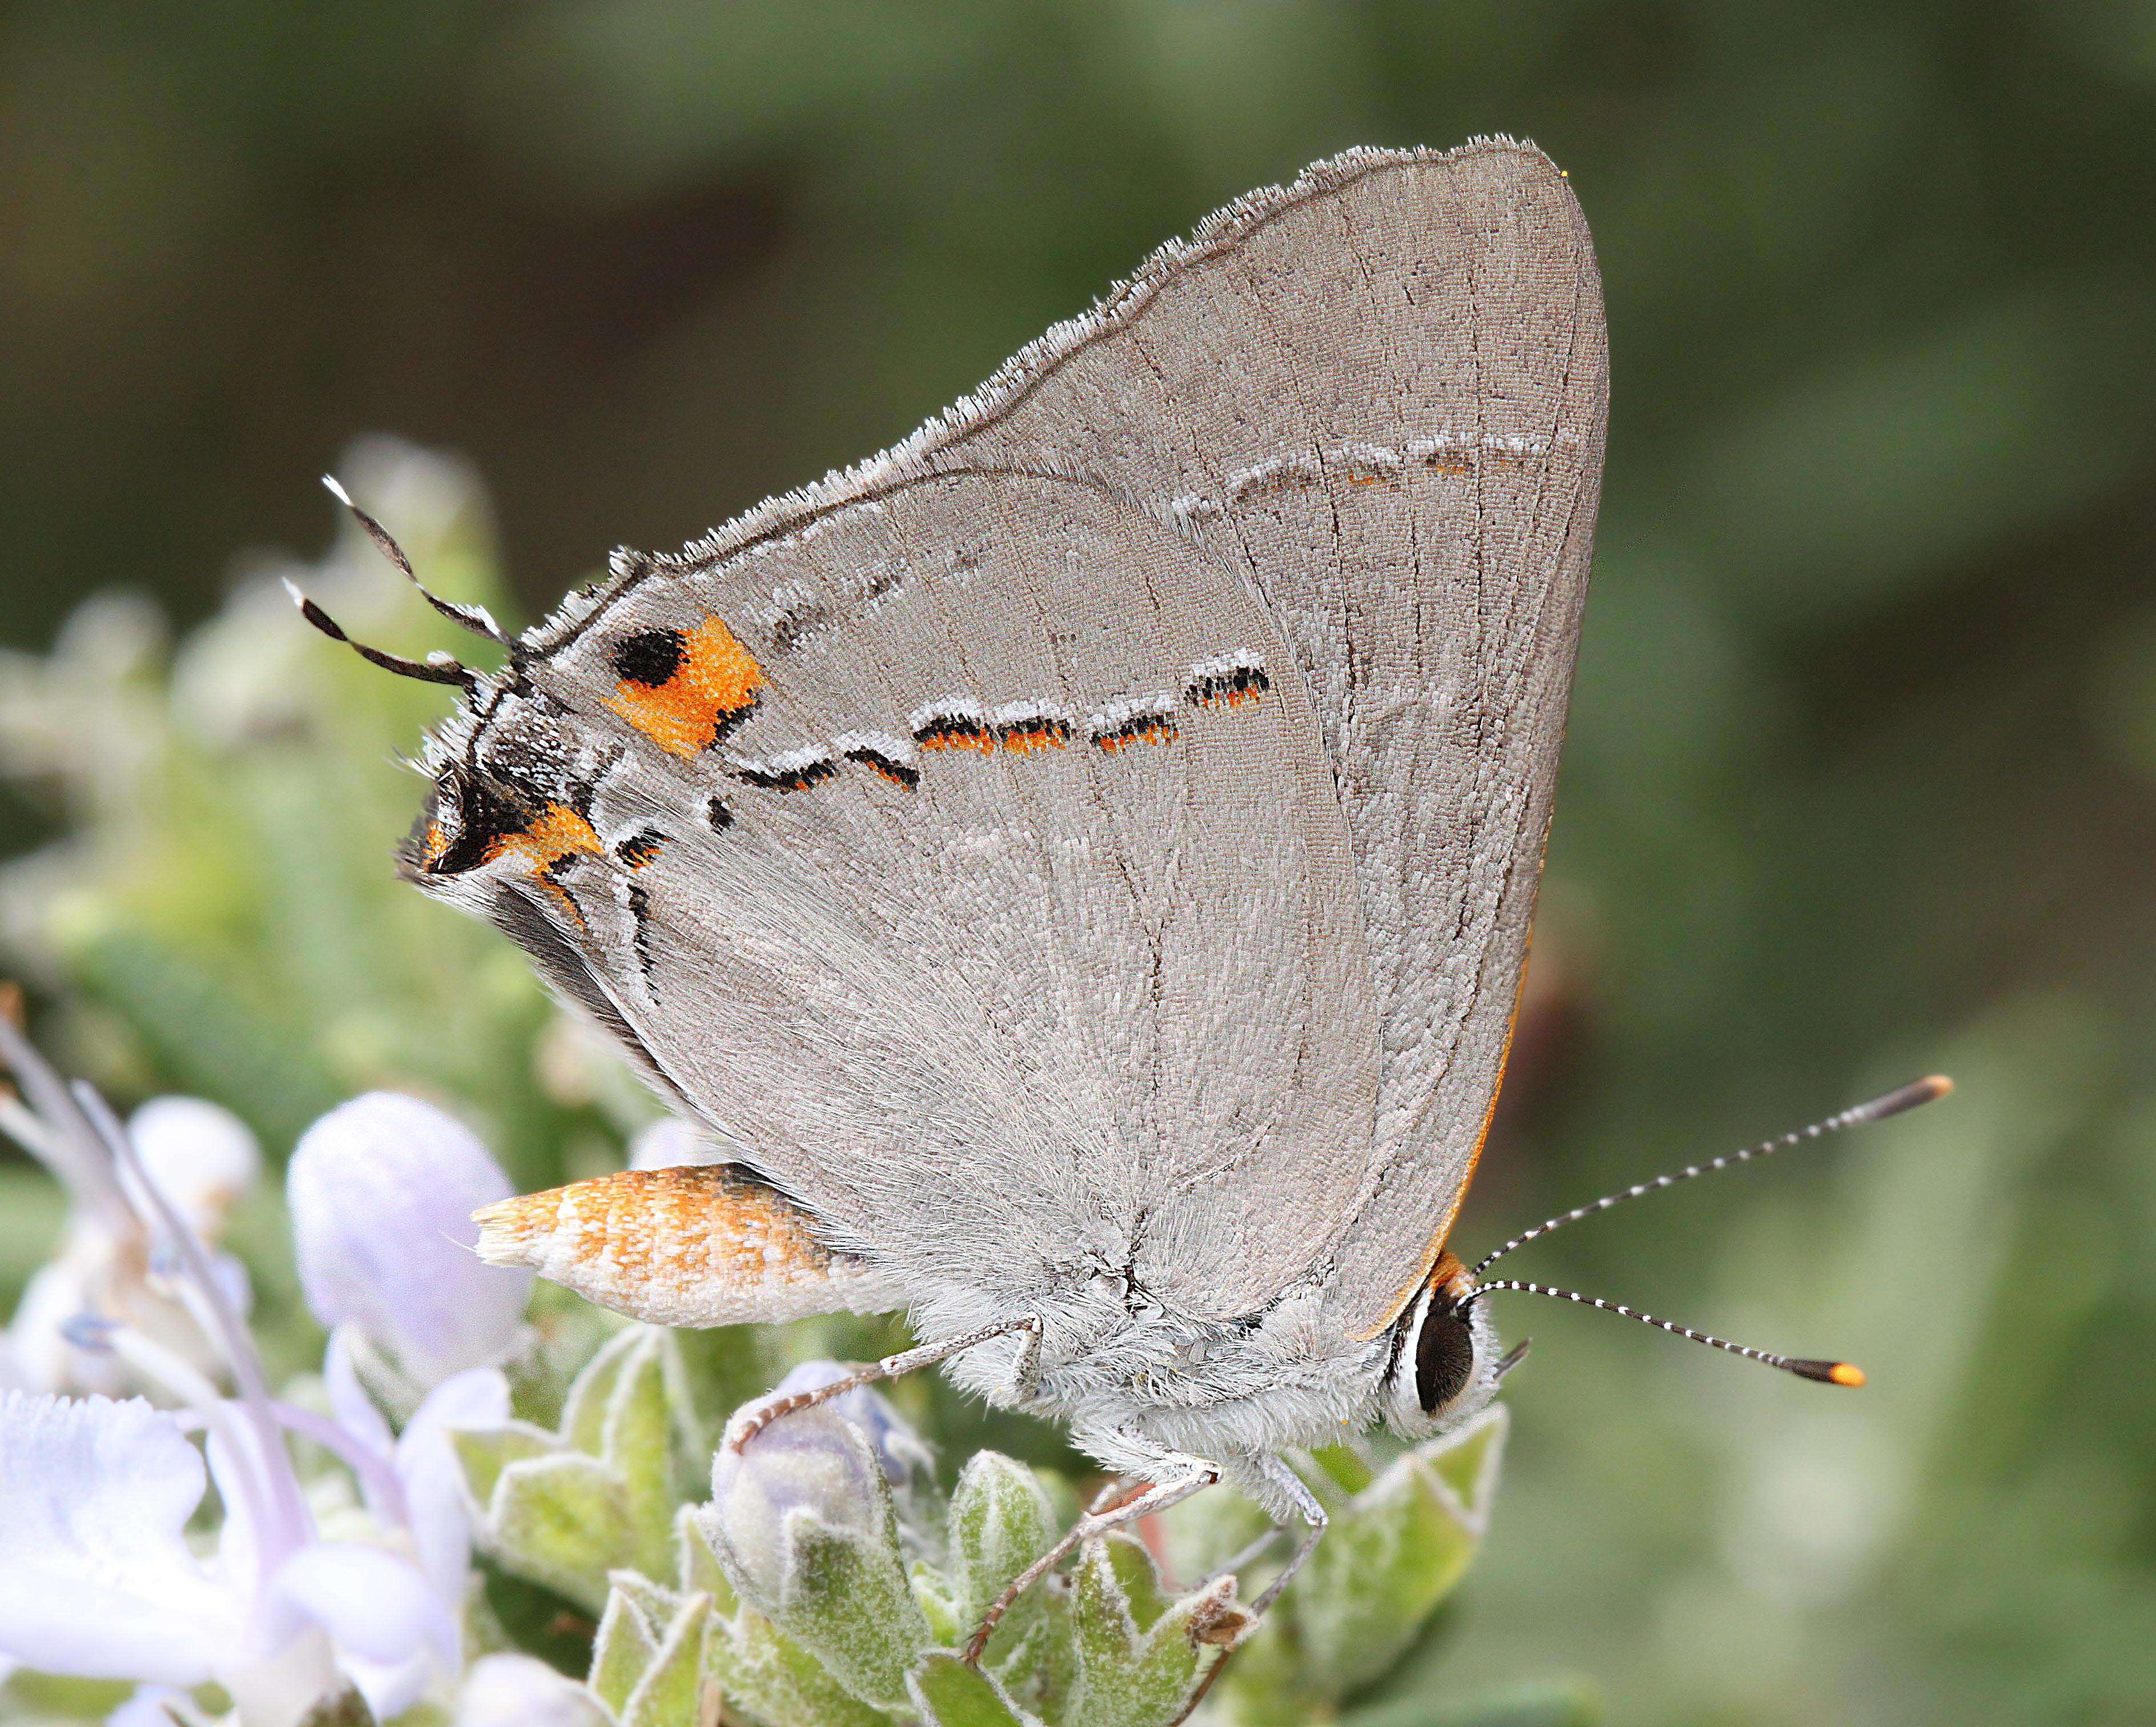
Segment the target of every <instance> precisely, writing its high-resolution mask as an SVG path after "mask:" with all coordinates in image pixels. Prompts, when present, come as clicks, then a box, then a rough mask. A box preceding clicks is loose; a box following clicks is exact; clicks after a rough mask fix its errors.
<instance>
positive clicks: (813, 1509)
mask: <svg viewBox="0 0 2156 1727" xmlns="http://www.w3.org/2000/svg"><path fill="white" fill-rule="evenodd" d="M711 1514H712V1516H713V1518H714V1519H716V1524H717V1528H716V1530H715V1531H714V1532H713V1533H715V1534H717V1535H718V1536H719V1537H720V1538H721V1540H722V1541H723V1544H724V1545H723V1549H722V1550H723V1551H724V1552H725V1553H726V1555H728V1556H729V1557H731V1559H732V1560H733V1561H734V1569H735V1570H737V1573H738V1575H737V1576H736V1577H735V1580H734V1581H735V1585H736V1586H737V1588H739V1589H741V1590H742V1592H743V1593H744V1594H746V1595H747V1596H749V1597H750V1599H752V1601H755V1602H756V1603H757V1605H758V1606H761V1607H762V1608H763V1610H764V1611H766V1612H775V1611H778V1609H779V1608H780V1606H781V1605H782V1603H783V1602H784V1601H786V1600H787V1598H788V1596H790V1595H793V1594H795V1593H798V1586H799V1584H800V1581H801V1580H800V1579H799V1578H798V1577H796V1576H795V1575H793V1572H794V1570H795V1567H796V1562H797V1560H798V1555H797V1553H796V1548H797V1547H798V1541H799V1537H800V1534H801V1526H802V1525H803V1524H819V1525H821V1526H822V1527H823V1529H826V1530H829V1531H832V1532H834V1533H836V1534H839V1535H840V1536H841V1537H844V1538H850V1539H853V1540H855V1541H858V1542H860V1543H863V1544H865V1545H870V1546H874V1545H880V1544H883V1543H886V1542H891V1541H892V1540H893V1539H894V1536H893V1534H892V1529H891V1504H890V1499H889V1497H888V1495H887V1493H886V1491H885V1483H884V1478H883V1471H882V1468H881V1466H880V1464H879V1463H878V1462H877V1460H876V1457H875V1453H874V1452H872V1451H871V1450H870V1447H869V1443H868V1441H867V1440H866V1438H865V1437H864V1436H863V1435H862V1434H861V1433H860V1431H859V1430H857V1429H856V1428H855V1426H853V1424H852V1423H850V1421H846V1420H845V1419H844V1417H843V1416H840V1415H839V1412H838V1411H836V1410H835V1409H834V1408H832V1407H831V1406H830V1405H829V1404H823V1405H819V1406H817V1407H815V1408H814V1409H804V1410H801V1411H797V1412H796V1413H794V1414H792V1415H788V1416H781V1417H780V1418H779V1419H778V1420H777V1421H773V1422H772V1423H771V1425H770V1426H767V1427H765V1428H764V1429H763V1430H762V1431H761V1432H759V1433H757V1436H756V1437H754V1438H753V1439H752V1440H750V1441H749V1442H748V1443H747V1445H745V1446H743V1447H742V1448H741V1449H740V1450H739V1451H736V1450H735V1449H734V1448H733V1447H731V1446H726V1447H721V1449H720V1452H719V1454H718V1457H717V1459H716V1462H714V1463H713V1465H712V1468H711Z"/></svg>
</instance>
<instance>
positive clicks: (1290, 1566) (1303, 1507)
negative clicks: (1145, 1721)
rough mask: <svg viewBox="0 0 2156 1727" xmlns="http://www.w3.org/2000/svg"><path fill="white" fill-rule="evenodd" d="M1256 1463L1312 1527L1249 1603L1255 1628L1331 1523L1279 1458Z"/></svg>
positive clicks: (1211, 1676)
mask: <svg viewBox="0 0 2156 1727" xmlns="http://www.w3.org/2000/svg"><path fill="white" fill-rule="evenodd" d="M1255 1462H1256V1464H1257V1467H1258V1473H1260V1475H1262V1476H1263V1477H1264V1478H1265V1481H1266V1483H1268V1484H1269V1485H1270V1486H1271V1487H1273V1488H1276V1490H1277V1491H1278V1492H1279V1493H1280V1496H1281V1498H1283V1499H1285V1500H1286V1501H1287V1502H1288V1503H1289V1504H1291V1505H1292V1506H1293V1507H1294V1508H1295V1509H1296V1512H1297V1513H1299V1514H1301V1518H1302V1519H1303V1521H1304V1522H1305V1523H1306V1524H1308V1525H1309V1530H1308V1533H1307V1534H1305V1535H1304V1536H1303V1538H1302V1539H1301V1542H1299V1543H1298V1544H1297V1545H1296V1550H1295V1551H1294V1552H1293V1553H1291V1554H1290V1555H1288V1560H1287V1563H1286V1565H1282V1566H1281V1572H1280V1575H1278V1576H1277V1577H1276V1578H1274V1579H1273V1581H1271V1582H1270V1583H1269V1584H1267V1585H1266V1586H1265V1588H1264V1589H1262V1590H1261V1591H1259V1593H1258V1595H1257V1596H1256V1597H1255V1599H1254V1600H1253V1601H1251V1602H1250V1608H1249V1612H1250V1623H1251V1624H1252V1625H1253V1626H1255V1625H1256V1623H1257V1622H1258V1621H1259V1620H1260V1619H1262V1618H1264V1617H1265V1609H1266V1608H1268V1607H1270V1606H1272V1604H1273V1603H1274V1602H1275V1601H1278V1600H1279V1599H1280V1596H1281V1591H1282V1590H1284V1589H1286V1587H1287V1586H1288V1583H1289V1581H1290V1580H1291V1579H1292V1578H1293V1577H1294V1575H1295V1574H1296V1572H1297V1571H1299V1570H1301V1569H1302V1568H1303V1565H1305V1563H1306V1562H1307V1560H1309V1558H1310V1555H1312V1553H1314V1552H1316V1551H1317V1544H1318V1542H1319V1541H1320V1540H1322V1539H1323V1538H1324V1535H1325V1529H1326V1525H1327V1523H1328V1522H1329V1521H1330V1519H1327V1516H1326V1514H1325V1507H1324V1506H1323V1505H1322V1504H1321V1503H1318V1498H1317V1494H1315V1493H1312V1492H1311V1490H1310V1486H1309V1483H1306V1481H1304V1480H1303V1478H1301V1476H1299V1475H1297V1474H1296V1473H1295V1471H1294V1470H1292V1469H1291V1468H1289V1467H1288V1466H1287V1465H1286V1464H1285V1463H1283V1462H1281V1460H1280V1459H1279V1458H1278V1457H1271V1456H1262V1457H1258V1458H1256V1459H1255ZM1285 1529H1286V1525H1285V1524H1275V1525H1274V1526H1273V1527H1272V1528H1271V1529H1269V1530H1267V1531H1266V1532H1265V1534H1264V1535H1263V1536H1262V1537H1260V1539H1257V1540H1255V1541H1253V1542H1252V1543H1251V1544H1250V1545H1249V1546H1248V1547H1245V1549H1244V1550H1242V1551H1241V1552H1240V1553H1239V1554H1237V1555H1235V1558H1233V1559H1231V1560H1229V1561H1228V1563H1227V1564H1226V1565H1223V1566H1222V1567H1221V1568H1220V1570H1219V1571H1218V1572H1215V1573H1214V1579H1213V1580H1209V1581H1217V1579H1218V1578H1219V1577H1220V1576H1222V1575H1225V1574H1227V1573H1229V1572H1231V1571H1236V1570H1240V1569H1241V1568H1242V1567H1243V1566H1244V1565H1247V1564H1248V1563H1249V1562H1250V1560H1253V1559H1255V1558H1256V1557H1257V1556H1258V1555H1259V1554H1260V1553H1262V1552H1263V1551H1264V1550H1265V1549H1266V1548H1267V1547H1269V1546H1270V1545H1272V1543H1273V1542H1274V1541H1275V1540H1276V1539H1279V1537H1280V1535H1281V1533H1282V1532H1283V1531H1284V1530H1285ZM1240 1647H1242V1644H1241V1642H1240V1639H1239V1640H1238V1641H1237V1642H1236V1643H1235V1645H1234V1646H1233V1647H1229V1649H1228V1650H1227V1651H1226V1652H1224V1653H1223V1654H1222V1656H1221V1657H1220V1658H1219V1660H1218V1661H1216V1662H1214V1663H1213V1665H1212V1666H1211V1667H1210V1668H1208V1669H1207V1671H1206V1674H1205V1677H1204V1678H1202V1679H1200V1680H1199V1682H1198V1688H1197V1689H1196V1690H1194V1691H1193V1692H1192V1693H1191V1694H1190V1699H1189V1701H1188V1702H1187V1703H1185V1704H1183V1713H1182V1714H1179V1715H1178V1716H1177V1717H1176V1718H1175V1719H1174V1720H1173V1721H1172V1722H1170V1723H1169V1724H1168V1727H1183V1723H1184V1722H1185V1721H1187V1720H1188V1719H1190V1717H1191V1716H1192V1715H1193V1714H1195V1713H1196V1712H1197V1709H1198V1705H1199V1704H1201V1703H1203V1702H1204V1701H1205V1694H1206V1693H1207V1692H1209V1691H1210V1690H1211V1689H1212V1688H1213V1687H1214V1683H1215V1682H1216V1681H1217V1680H1218V1679H1219V1677H1220V1673H1221V1670H1222V1669H1223V1668H1225V1667H1226V1666H1227V1665H1228V1663H1229V1662H1230V1661H1232V1660H1233V1659H1234V1658H1235V1650H1236V1649H1238V1648H1240Z"/></svg>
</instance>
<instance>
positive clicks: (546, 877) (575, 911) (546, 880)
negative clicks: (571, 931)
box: [480, 804, 606, 928]
mask: <svg viewBox="0 0 2156 1727" xmlns="http://www.w3.org/2000/svg"><path fill="white" fill-rule="evenodd" d="M605 853H606V846H605V845H604V844H603V842H602V841H601V840H600V839H599V836H598V833H597V832H596V831H595V830H593V826H592V825H591V823H590V822H589V821H588V820H585V818H584V817H583V816H582V815H578V814H577V811H575V810H572V809H571V808H570V807H569V806H568V805H567V804H547V806H546V807H545V808H544V809H542V810H541V811H540V812H539V814H538V815H536V817H535V818H533V820H531V821H530V822H529V823H527V824H526V825H524V826H522V827H518V828H512V829H508V830H504V831H501V832H498V833H495V834H494V835H490V837H489V838H488V839H487V840H486V842H485V856H483V857H482V858H481V859H480V861H482V862H485V863H491V862H493V861H495V859H496V858H498V857H503V856H515V857H518V858H521V859H522V860H524V861H526V863H527V864H528V865H529V866H530V869H531V880H532V882H533V883H534V885H536V887H538V888H539V889H540V890H541V891H542V892H544V893H545V894H546V895H547V897H548V898H549V899H551V900H552V901H553V902H554V903H555V904H556V905H557V906H559V907H561V908H562V910H563V911H564V912H567V914H568V916H569V918H570V921H571V922H572V923H575V924H576V925H577V928H583V925H584V913H583V907H581V906H579V905H578V904H577V901H576V896H575V895H573V894H572V893H571V892H569V890H568V889H567V887H564V886H562V878H561V874H560V871H561V868H562V865H564V864H566V863H567V862H568V861H569V860H570V859H572V858H573V857H578V856H604V855H605Z"/></svg>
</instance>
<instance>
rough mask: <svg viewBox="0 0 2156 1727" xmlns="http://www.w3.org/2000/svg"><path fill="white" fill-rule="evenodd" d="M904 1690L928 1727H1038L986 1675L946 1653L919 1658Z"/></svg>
mask: <svg viewBox="0 0 2156 1727" xmlns="http://www.w3.org/2000/svg"><path fill="white" fill-rule="evenodd" d="M906 1688H907V1689H908V1690H909V1691H911V1693H912V1694H913V1706H914V1708H916V1709H918V1710H919V1711H920V1712H921V1715H922V1717H923V1718H924V1719H926V1720H927V1722H929V1723H930V1724H931V1727H1040V1719H1039V1717H1038V1716H1037V1715H1029V1714H1026V1712H1025V1711H1024V1709H1019V1707H1018V1705H1017V1704H1014V1703H1013V1702H1012V1701H1011V1700H1010V1699H1009V1698H1008V1697H1006V1696H1005V1695H1004V1693H1003V1690H1002V1688H1000V1687H999V1686H998V1685H997V1683H996V1682H995V1681H994V1680H993V1678H989V1677H988V1674H986V1673H983V1672H982V1671H981V1670H980V1669H979V1668H973V1667H968V1666H967V1665H966V1664H965V1663H963V1662H962V1661H961V1660H959V1659H958V1658H957V1656H955V1655H952V1654H951V1653H950V1652H948V1651H947V1650H941V1649H938V1650H935V1651H932V1652H930V1653H929V1654H927V1655H926V1656H924V1657H922V1658H921V1665H920V1666H918V1667H916V1668H914V1670H913V1671H912V1673H910V1674H908V1675H907V1677H906Z"/></svg>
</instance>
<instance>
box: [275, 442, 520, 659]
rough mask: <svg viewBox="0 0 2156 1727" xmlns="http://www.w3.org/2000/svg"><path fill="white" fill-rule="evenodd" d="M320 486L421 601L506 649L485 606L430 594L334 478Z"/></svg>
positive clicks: (397, 547) (385, 533)
mask: <svg viewBox="0 0 2156 1727" xmlns="http://www.w3.org/2000/svg"><path fill="white" fill-rule="evenodd" d="M322 484H323V485H324V486H327V487H328V488H329V492H330V496H331V497H333V498H335V499H336V501H338V502H339V503H340V504H342V505H343V506H345V508H346V509H347V510H349V511H352V519H353V520H354V521H356V522H358V523H359V525H360V526H361V527H362V528H364V529H365V530H366V531H367V538H369V539H370V540H372V541H373V542H374V548H375V550H376V551H377V552H379V553H381V554H382V556H383V557H384V558H388V560H389V561H390V562H391V563H393V564H395V565H396V566H397V568H398V569H399V570H401V571H403V575H404V579H405V580H406V581H408V582H409V583H411V584H412V585H413V587H414V588H416V589H418V590H419V598H420V599H423V600H425V601H426V602H427V604H429V605H430V606H432V607H434V609H435V610H436V611H438V612H439V613H440V614H442V615H443V616H444V618H447V619H449V621H450V622H451V623H452V624H455V625H457V627H458V628H459V629H461V630H470V631H471V633H472V634H473V635H483V636H485V638H486V639H487V640H489V641H491V642H499V643H500V645H502V646H503V647H505V648H506V647H507V646H508V645H509V637H508V636H507V635H506V634H505V633H504V632H503V630H502V627H501V626H500V624H497V623H495V621H494V614H492V613H491V612H490V611H488V610H487V609H486V608H485V606H483V605H459V604H457V603H456V602H455V601H454V600H451V599H443V598H442V597H441V595H439V594H436V593H434V592H433V591H432V590H430V589H429V588H428V586H427V584H426V583H424V582H423V581H421V580H420V579H419V577H418V572H417V571H415V570H414V569H413V568H412V560H411V559H410V558H407V557H406V556H405V555H404V548H403V547H402V546H400V545H398V543H397V542H396V540H395V539H394V538H393V537H391V535H390V532H389V530H388V528H386V527H383V526H382V524H381V523H380V522H377V521H376V520H375V519H374V518H373V517H372V516H370V515H368V514H367V511H364V510H362V509H361V508H360V507H359V506H358V505H357V504H355V503H354V502H352V494H351V493H350V492H348V491H346V490H345V489H344V487H343V486H340V485H339V484H338V483H337V480H336V475H333V474H325V475H322ZM310 621H311V620H310ZM317 627H320V626H317Z"/></svg>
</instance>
